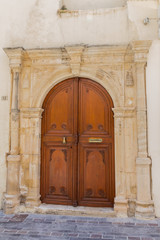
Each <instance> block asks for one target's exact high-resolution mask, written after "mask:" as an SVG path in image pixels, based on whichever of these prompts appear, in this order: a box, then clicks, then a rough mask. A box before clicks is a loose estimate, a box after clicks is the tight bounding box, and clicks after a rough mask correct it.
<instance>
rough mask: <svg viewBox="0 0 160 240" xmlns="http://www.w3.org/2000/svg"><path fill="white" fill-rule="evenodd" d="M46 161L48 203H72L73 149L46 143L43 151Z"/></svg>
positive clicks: (46, 195) (46, 194)
mask: <svg viewBox="0 0 160 240" xmlns="http://www.w3.org/2000/svg"><path fill="white" fill-rule="evenodd" d="M43 154H44V157H45V159H46V161H45V165H44V169H45V184H44V188H45V196H44V199H43V201H44V202H46V203H53V202H54V203H55V204H56V203H57V204H59V203H61V204H66V203H68V204H71V203H72V197H73V194H72V186H73V183H72V174H73V172H72V165H73V162H72V159H73V158H72V148H71V147H65V146H58V145H53V144H51V143H46V144H45V145H44V150H43Z"/></svg>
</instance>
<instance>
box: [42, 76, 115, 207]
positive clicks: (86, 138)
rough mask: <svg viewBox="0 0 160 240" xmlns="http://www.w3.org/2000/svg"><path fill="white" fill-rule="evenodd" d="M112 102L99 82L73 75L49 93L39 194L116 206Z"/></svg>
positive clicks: (46, 199)
mask: <svg viewBox="0 0 160 240" xmlns="http://www.w3.org/2000/svg"><path fill="white" fill-rule="evenodd" d="M112 107H113V103H112V100H111V98H110V96H109V94H108V93H107V92H106V91H105V89H104V88H103V87H102V86H100V85H99V84H98V83H95V82H93V81H91V80H89V79H83V78H73V79H69V80H65V81H63V82H61V83H60V84H58V85H56V86H55V87H54V88H53V89H52V90H51V91H50V92H49V93H48V95H47V97H46V99H45V101H44V104H43V108H44V113H43V117H42V146H41V149H42V153H41V155H42V161H41V199H42V202H45V203H52V204H66V205H74V206H77V205H82V206H98V207H103V206H106V207H107V206H108V207H111V206H113V199H114V191H115V190H114V189H115V186H114V184H115V183H114V125H113V113H112Z"/></svg>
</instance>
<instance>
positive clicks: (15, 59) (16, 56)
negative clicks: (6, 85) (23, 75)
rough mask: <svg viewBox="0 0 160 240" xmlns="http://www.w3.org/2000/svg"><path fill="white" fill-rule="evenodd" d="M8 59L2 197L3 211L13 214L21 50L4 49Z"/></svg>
mask: <svg viewBox="0 0 160 240" xmlns="http://www.w3.org/2000/svg"><path fill="white" fill-rule="evenodd" d="M5 52H6V53H7V55H8V57H9V59H10V68H11V78H12V90H11V113H10V153H9V155H8V156H7V190H6V194H5V195H4V198H5V200H4V210H5V212H6V213H14V212H15V210H16V208H17V207H18V206H19V204H20V194H19V167H20V154H19V93H18V92H19V81H20V70H21V55H22V49H14V50H11V49H5Z"/></svg>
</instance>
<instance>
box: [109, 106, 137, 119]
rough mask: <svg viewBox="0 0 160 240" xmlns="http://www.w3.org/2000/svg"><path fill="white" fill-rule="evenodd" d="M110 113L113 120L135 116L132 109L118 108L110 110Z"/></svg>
mask: <svg viewBox="0 0 160 240" xmlns="http://www.w3.org/2000/svg"><path fill="white" fill-rule="evenodd" d="M112 111H113V112H114V117H115V118H133V117H135V114H136V109H135V108H134V107H133V108H128V107H127V108H125V107H119V108H112Z"/></svg>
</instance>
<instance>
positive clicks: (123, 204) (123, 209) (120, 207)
mask: <svg viewBox="0 0 160 240" xmlns="http://www.w3.org/2000/svg"><path fill="white" fill-rule="evenodd" d="M114 203H115V204H114V211H115V212H116V214H117V217H128V214H127V213H128V200H127V199H124V198H115V200H114Z"/></svg>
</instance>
